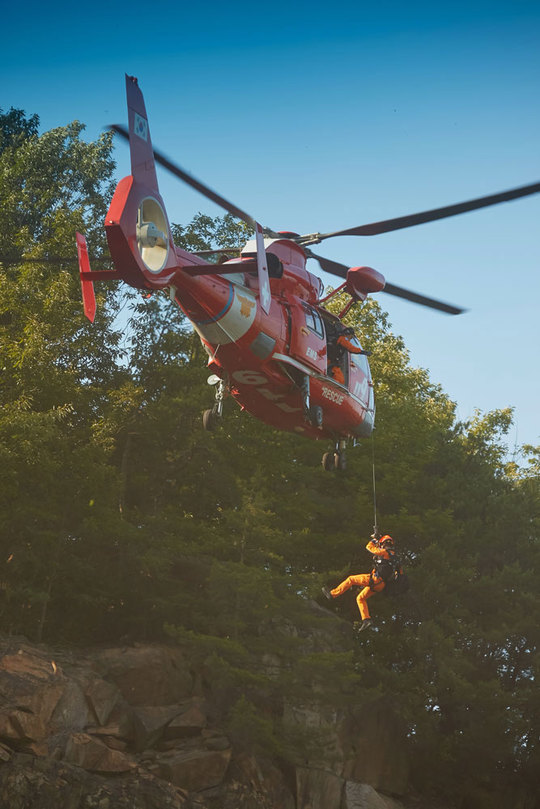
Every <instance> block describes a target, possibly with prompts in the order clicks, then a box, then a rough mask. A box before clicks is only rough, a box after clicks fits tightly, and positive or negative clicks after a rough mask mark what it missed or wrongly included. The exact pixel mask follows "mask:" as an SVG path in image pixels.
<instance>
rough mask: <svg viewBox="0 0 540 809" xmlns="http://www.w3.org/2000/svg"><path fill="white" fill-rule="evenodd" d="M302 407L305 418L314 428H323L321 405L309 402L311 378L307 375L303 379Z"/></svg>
mask: <svg viewBox="0 0 540 809" xmlns="http://www.w3.org/2000/svg"><path fill="white" fill-rule="evenodd" d="M301 391H302V406H303V409H304V416H305V418H306V421H308V422H309V423H310V424H311V426H312V427H317V428H318V429H319V428H320V427H322V423H323V409H322V407H319V405H312V404H311V403H310V400H309V376H308V375H307V374H306V375H305V376H304V378H303V379H302V384H301Z"/></svg>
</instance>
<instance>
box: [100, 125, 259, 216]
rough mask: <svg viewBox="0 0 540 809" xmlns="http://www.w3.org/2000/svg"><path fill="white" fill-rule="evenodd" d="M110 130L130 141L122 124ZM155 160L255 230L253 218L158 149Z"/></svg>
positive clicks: (155, 152) (111, 127)
mask: <svg viewBox="0 0 540 809" xmlns="http://www.w3.org/2000/svg"><path fill="white" fill-rule="evenodd" d="M109 129H112V130H113V131H114V132H116V133H117V134H118V135H120V136H121V137H122V138H125V140H129V131H128V130H127V129H126V128H125V127H124V126H122V125H121V124H111V126H110V127H109ZM154 160H155V161H156V163H159V165H160V166H163V168H165V169H167V171H170V173H171V174H174V176H175V177H178V179H179V180H182V181H183V182H184V183H187V185H190V186H191V187H192V188H194V189H195V190H196V191H199V193H201V194H203V195H204V196H205V197H208V199H211V200H212V202H215V203H216V204H217V205H220V206H221V207H222V208H225V210H226V211H228V212H229V213H231V214H232V215H233V216H236V217H238V219H242V220H243V221H244V222H246V223H247V224H248V225H249V226H250V227H252V228H253V230H255V220H254V219H253V217H252V216H250V215H249V214H248V213H246V212H245V211H243V210H242V209H241V208H238V207H237V206H236V205H234V204H233V203H232V202H229V201H228V200H226V199H225V198H224V197H222V196H221V195H220V194H217V193H216V192H215V191H212V189H211V188H209V187H208V186H207V185H205V184H204V183H201V182H200V181H199V180H196V179H195V177H192V176H191V174H188V173H187V172H186V171H184V170H183V169H182V168H180V166H177V165H176V164H175V163H172V162H171V161H170V160H169V159H168V158H167V157H165V155H162V154H161V153H160V152H158V151H156V149H154Z"/></svg>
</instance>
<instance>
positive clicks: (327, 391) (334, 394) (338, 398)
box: [322, 387, 345, 405]
mask: <svg viewBox="0 0 540 809" xmlns="http://www.w3.org/2000/svg"><path fill="white" fill-rule="evenodd" d="M322 395H323V396H324V398H325V399H330V401H331V402H335V403H336V404H338V405H340V404H343V399H344V398H345V394H344V393H339V392H338V391H337V390H332V388H324V387H323V389H322Z"/></svg>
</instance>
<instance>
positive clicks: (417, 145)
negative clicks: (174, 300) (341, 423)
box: [0, 0, 540, 445]
mask: <svg viewBox="0 0 540 809" xmlns="http://www.w3.org/2000/svg"><path fill="white" fill-rule="evenodd" d="M126 72H127V73H129V74H132V75H136V76H137V77H138V79H139V83H140V86H141V88H142V90H143V92H144V94H145V98H146V104H147V109H148V113H149V118H150V127H151V132H152V138H153V141H154V144H155V146H156V147H157V148H159V149H160V150H161V151H163V152H165V153H166V154H168V155H169V156H170V157H173V158H174V159H175V160H177V161H178V162H179V163H180V165H181V166H182V167H183V168H184V169H186V170H188V171H190V172H191V173H193V174H194V175H195V176H196V177H197V178H199V179H201V180H203V181H204V182H206V183H207V184H208V185H210V186H211V187H213V188H215V189H216V190H217V191H218V192H220V193H221V194H222V195H223V196H225V197H227V198H228V199H230V200H232V201H233V202H235V203H236V204H237V205H239V206H240V207H241V208H243V209H244V210H247V211H249V212H250V213H251V214H253V215H254V216H255V217H256V218H258V219H259V220H260V221H261V222H262V223H263V224H266V225H268V226H270V227H272V228H275V229H277V230H283V229H290V230H296V231H298V232H302V233H306V232H312V231H318V230H319V231H332V230H337V229H341V228H346V227H351V226H354V225H358V224H364V223H367V222H372V221H377V220H380V219H387V218H390V217H394V216H400V215H404V214H408V213H414V212H416V211H421V210H426V209H429V208H432V207H439V206H442V205H446V204H451V203H455V202H458V201H461V200H466V199H470V198H473V197H477V196H482V195H485V194H489V193H494V192H496V191H500V190H504V189H507V188H513V187H515V186H519V185H524V184H528V183H531V182H535V181H539V180H540V4H539V3H538V2H537V1H535V2H529V0H524V1H523V2H520V0H517V1H515V2H496V1H494V2H493V1H492V2H485V3H483V2H474V0H473V2H469V3H463V2H455V3H451V4H450V3H449V4H442V5H440V6H438V7H435V4H423V3H416V2H412V3H397V2H382V3H378V4H377V5H375V4H372V3H364V2H356V3H349V2H340V1H339V0H338V2H334V3H332V4H330V3H324V4H323V3H320V2H318V1H317V0H315V2H311V3H303V2H300V3H296V4H292V3H289V4H286V3H283V2H277V3H272V4H271V5H257V4H253V3H249V4H248V3H244V2H241V3H229V4H222V3H215V2H213V1H212V0H210V1H209V2H207V3H205V4H203V5H201V7H195V6H194V5H193V4H192V3H189V4H187V3H182V2H178V3H174V4H168V3H166V2H165V3H161V4H155V5H153V6H152V5H150V4H147V3H144V4H143V3H141V2H133V3H130V4H127V3H111V4H109V6H105V5H103V6H100V5H90V6H88V5H86V6H84V7H82V6H81V5H80V4H73V3H63V2H61V3H55V4H52V5H50V6H48V7H44V6H43V5H37V4H35V5H34V3H33V0H29V2H26V3H24V4H23V3H20V4H19V5H15V4H10V5H9V6H8V7H6V8H4V10H3V16H2V47H1V49H0V106H1V107H3V108H4V109H7V108H9V107H10V106H15V107H19V108H23V109H25V110H26V111H27V112H28V113H38V114H39V116H40V119H41V124H42V128H43V129H49V128H51V127H54V126H58V125H63V124H65V123H67V122H68V121H71V120H74V119H79V120H81V121H83V122H84V123H85V124H86V125H87V130H86V134H87V137H88V138H89V139H94V138H95V137H97V135H98V134H99V132H100V131H102V128H103V127H104V126H105V125H106V124H108V123H112V122H124V121H125V120H126V110H125V97H124V73H126ZM116 158H117V161H118V175H119V177H120V176H123V175H124V174H127V173H129V168H128V166H129V164H128V153H127V149H126V147H125V146H124V145H123V144H119V145H118V146H117V148H116ZM160 182H161V190H162V195H163V197H164V199H165V202H166V204H167V206H168V213H169V217H170V219H171V220H172V221H175V222H180V223H185V222H187V221H189V219H191V217H192V216H193V214H194V213H196V212H197V211H199V210H201V211H203V212H205V213H209V214H211V215H217V214H219V213H221V212H220V211H219V209H217V208H215V207H214V206H213V205H212V204H211V203H209V202H207V201H206V200H205V199H204V198H202V197H200V196H199V195H197V194H196V193H195V192H194V191H192V190H190V189H188V188H184V187H182V186H181V185H180V184H178V183H177V182H175V181H173V180H172V179H170V178H168V177H166V176H163V175H161V179H160ZM539 222H540V195H537V196H534V197H530V198H528V199H524V200H520V201H516V202H512V203H508V204H504V205H500V206H498V207H496V208H491V209H488V210H484V211H480V212H475V213H471V214H466V215H464V216H461V217H456V218H452V219H448V220H445V221H444V222H438V223H432V224H429V225H422V226H419V227H416V228H411V229H409V230H404V231H398V232H395V233H390V234H386V235H382V236H377V237H369V238H363V239H362V238H351V237H349V238H346V237H343V238H339V239H334V240H328V241H327V242H325V243H324V244H323V245H320V246H319V247H318V248H317V249H318V251H319V252H320V253H322V254H323V255H325V256H327V257H329V258H334V259H336V260H337V261H342V262H344V263H347V264H349V265H351V266H355V265H363V264H367V265H369V266H373V267H375V268H376V269H378V270H379V271H380V272H382V273H383V275H385V277H386V278H387V279H388V280H389V281H391V282H393V283H395V284H398V285H401V286H405V287H408V288H410V289H413V290H416V291H419V292H422V293H424V294H426V295H431V296H433V297H437V298H440V299H442V300H446V301H450V302H452V303H457V304H461V305H463V306H465V307H466V308H467V309H468V310H469V311H468V312H467V313H466V314H464V315H461V316H458V317H448V316H444V315H440V314H437V313H435V312H432V311H429V310H427V309H423V308H420V307H417V306H414V305H412V304H407V303H405V302H401V301H399V300H397V299H395V298H391V297H390V296H384V295H380V296H379V299H380V301H381V303H382V304H383V306H384V308H385V309H386V310H387V311H388V312H389V315H390V320H391V322H392V324H393V330H394V331H395V332H397V333H398V334H401V335H402V336H403V338H404V340H405V342H406V345H407V347H408V349H409V351H410V354H411V362H412V363H413V365H416V366H422V367H424V368H427V369H429V372H430V376H431V379H432V381H434V382H437V383H440V384H441V385H442V387H443V388H444V390H445V391H446V392H447V393H448V394H449V396H450V397H451V398H452V399H453V400H454V401H456V402H457V404H458V417H459V418H461V419H467V418H470V417H471V416H472V415H473V413H474V410H475V408H478V409H480V410H482V411H484V412H486V411H489V410H493V409H495V408H502V407H507V406H513V407H515V425H514V428H513V430H512V433H511V435H510V437H509V440H510V444H511V445H514V444H515V443H517V444H522V443H532V444H540V426H539V412H540V374H539V371H538V367H539V362H538V353H539V347H540V328H539V325H538V324H539V319H540V318H539V314H538V300H539V298H540V227H539ZM311 269H312V271H314V272H318V269H317V267H316V265H313V267H311ZM323 280H325V282H327V283H329V282H330V278H328V277H325V276H323Z"/></svg>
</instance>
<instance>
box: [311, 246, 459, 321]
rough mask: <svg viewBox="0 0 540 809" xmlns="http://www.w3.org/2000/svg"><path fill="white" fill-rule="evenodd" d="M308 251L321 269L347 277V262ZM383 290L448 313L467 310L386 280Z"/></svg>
mask: <svg viewBox="0 0 540 809" xmlns="http://www.w3.org/2000/svg"><path fill="white" fill-rule="evenodd" d="M306 253H307V255H308V258H314V259H315V260H316V261H318V262H319V265H320V267H321V269H322V270H324V271H325V272H328V273H330V274H331V275H337V276H339V277H340V278H347V272H348V271H349V267H347V265H346V264H339V263H338V262H337V261H332V260H331V259H328V258H324V257H323V256H318V255H317V254H316V253H314V252H313V251H312V250H306ZM381 291H382V292H387V293H388V294H389V295H395V296H396V297H397V298H404V299H405V300H407V301H411V303H418V304H419V305H420V306H427V307H428V308H430V309H437V311H439V312H445V313H446V314H448V315H460V314H461V313H462V312H465V311H466V310H465V309H462V308H460V307H458V306H454V305H453V304H451V303H444V301H438V300H436V299H435V298H428V297H427V296H426V295H420V294H419V293H418V292H412V291H411V290H409V289H403V287H398V286H396V285H395V284H389V283H388V281H387V282H386V284H385V286H384V289H383V290H381Z"/></svg>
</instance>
